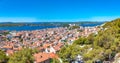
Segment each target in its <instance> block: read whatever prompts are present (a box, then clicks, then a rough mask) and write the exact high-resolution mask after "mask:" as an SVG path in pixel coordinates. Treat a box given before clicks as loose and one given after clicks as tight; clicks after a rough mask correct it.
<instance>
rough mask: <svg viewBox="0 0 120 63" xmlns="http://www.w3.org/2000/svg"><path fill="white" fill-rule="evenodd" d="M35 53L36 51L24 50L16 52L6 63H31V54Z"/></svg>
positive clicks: (32, 59)
mask: <svg viewBox="0 0 120 63" xmlns="http://www.w3.org/2000/svg"><path fill="white" fill-rule="evenodd" d="M35 52H37V51H36V50H33V49H29V48H25V49H22V50H21V51H18V52H16V53H15V54H14V55H13V56H11V57H10V59H9V61H8V63H33V61H34V58H33V56H32V55H33V54H34V53H35Z"/></svg>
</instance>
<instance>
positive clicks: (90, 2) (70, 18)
mask: <svg viewBox="0 0 120 63" xmlns="http://www.w3.org/2000/svg"><path fill="white" fill-rule="evenodd" d="M119 2H120V0H0V22H74V21H100V22H101V21H111V20H114V19H116V18H119V17H120V4H119Z"/></svg>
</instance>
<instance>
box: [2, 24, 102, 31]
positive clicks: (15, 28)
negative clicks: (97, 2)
mask: <svg viewBox="0 0 120 63" xmlns="http://www.w3.org/2000/svg"><path fill="white" fill-rule="evenodd" d="M101 24H103V23H92V24H90V23H84V24H80V26H83V27H93V26H99V25H101ZM57 27H60V26H10V27H0V31H2V30H7V31H32V30H41V29H47V28H57Z"/></svg>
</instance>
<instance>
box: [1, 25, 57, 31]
mask: <svg viewBox="0 0 120 63" xmlns="http://www.w3.org/2000/svg"><path fill="white" fill-rule="evenodd" d="M55 27H56V26H12V27H0V30H8V31H25V30H27V31H31V30H39V29H46V28H55Z"/></svg>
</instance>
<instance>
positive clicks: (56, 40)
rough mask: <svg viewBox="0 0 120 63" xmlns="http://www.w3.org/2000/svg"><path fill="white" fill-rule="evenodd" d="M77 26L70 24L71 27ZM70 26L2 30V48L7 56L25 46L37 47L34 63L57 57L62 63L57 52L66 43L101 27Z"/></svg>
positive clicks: (44, 62) (41, 62) (68, 43)
mask: <svg viewBox="0 0 120 63" xmlns="http://www.w3.org/2000/svg"><path fill="white" fill-rule="evenodd" d="M72 26H75V25H74V24H70V27H72ZM70 27H58V28H48V29H41V30H33V31H0V49H1V50H3V51H4V52H5V53H6V55H7V56H11V55H14V53H15V52H17V51H20V50H22V49H23V48H30V49H34V48H36V49H37V50H38V51H39V53H35V54H33V57H34V59H35V60H34V63H50V59H52V58H56V59H58V60H59V61H60V62H61V63H62V60H60V58H59V56H58V55H57V54H56V52H58V51H59V50H60V49H61V48H62V47H63V46H64V45H66V44H67V45H71V44H72V43H73V42H74V41H75V40H77V39H78V38H79V37H81V36H85V37H87V36H88V35H90V34H92V33H95V34H97V33H98V31H99V30H100V28H99V27H98V26H95V27H82V26H79V27H78V28H75V29H70Z"/></svg>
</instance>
